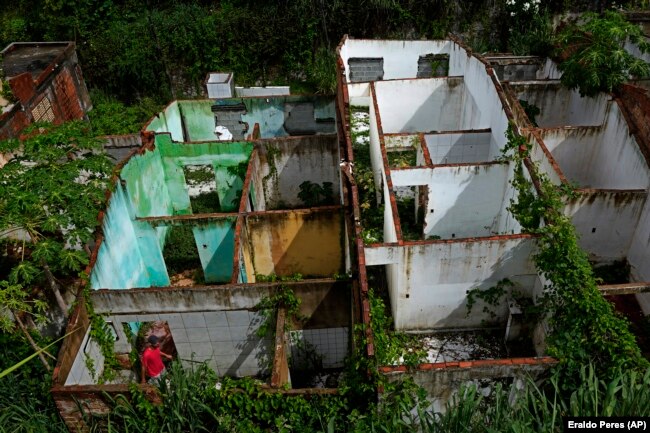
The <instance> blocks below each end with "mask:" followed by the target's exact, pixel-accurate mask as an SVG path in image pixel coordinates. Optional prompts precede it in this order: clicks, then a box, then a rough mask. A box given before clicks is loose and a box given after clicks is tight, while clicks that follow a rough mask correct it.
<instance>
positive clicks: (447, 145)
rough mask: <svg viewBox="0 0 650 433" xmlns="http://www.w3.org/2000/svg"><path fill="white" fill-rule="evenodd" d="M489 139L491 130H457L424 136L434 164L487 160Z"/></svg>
mask: <svg viewBox="0 0 650 433" xmlns="http://www.w3.org/2000/svg"><path fill="white" fill-rule="evenodd" d="M491 139H492V133H491V132H478V133H475V132H458V133H448V134H426V135H425V136H424V140H425V141H426V144H427V148H428V149H429V154H430V155H431V161H432V162H433V163H434V164H457V163H469V162H487V161H489V157H490V144H491Z"/></svg>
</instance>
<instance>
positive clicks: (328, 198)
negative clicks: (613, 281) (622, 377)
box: [53, 38, 650, 427]
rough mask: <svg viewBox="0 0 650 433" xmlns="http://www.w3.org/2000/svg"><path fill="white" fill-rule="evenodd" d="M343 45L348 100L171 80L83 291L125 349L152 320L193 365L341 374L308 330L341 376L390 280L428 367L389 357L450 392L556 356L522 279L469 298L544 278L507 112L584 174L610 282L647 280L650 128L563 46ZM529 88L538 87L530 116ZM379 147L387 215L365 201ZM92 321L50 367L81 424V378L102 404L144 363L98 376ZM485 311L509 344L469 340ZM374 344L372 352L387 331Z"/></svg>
mask: <svg viewBox="0 0 650 433" xmlns="http://www.w3.org/2000/svg"><path fill="white" fill-rule="evenodd" d="M338 53H339V58H338V66H339V68H338V69H339V74H338V77H337V78H338V81H339V85H338V92H337V97H336V100H335V101H332V100H330V99H327V98H323V97H307V96H281V97H278V96H270V97H262V98H255V97H239V98H226V99H216V100H205V101H175V102H173V103H171V104H170V105H169V106H168V107H167V108H166V109H165V110H164V111H163V112H161V113H160V114H159V115H157V116H156V117H154V118H153V119H152V120H151V121H150V122H149V123H148V124H147V125H146V126H145V128H144V131H143V133H142V137H143V143H144V144H143V146H142V148H141V149H139V150H138V151H137V152H135V153H134V154H132V155H131V156H130V157H129V158H128V159H127V160H125V161H124V162H123V163H121V164H120V166H119V167H120V169H119V175H118V177H117V178H116V182H115V186H114V189H113V192H112V193H111V196H110V200H109V205H108V208H107V209H106V211H105V213H104V214H103V215H102V229H101V234H100V235H99V237H98V242H97V245H96V247H95V252H94V255H93V260H92V263H91V265H92V266H91V267H90V268H89V271H90V275H91V289H92V290H91V291H90V299H89V301H90V302H91V303H92V305H93V308H94V310H95V312H97V313H101V314H104V315H105V318H106V321H107V322H108V323H109V324H110V325H111V327H112V329H113V330H114V334H115V350H116V352H118V353H125V354H126V353H129V352H130V351H131V350H132V349H133V344H134V340H133V335H134V334H137V333H138V331H139V330H140V329H142V327H143V326H146V325H144V324H148V323H152V322H156V323H158V324H159V325H156V326H161V327H162V329H163V330H162V331H161V332H163V333H164V334H167V335H169V341H173V350H175V353H177V356H178V358H179V359H181V360H182V361H183V362H184V363H186V364H188V365H189V364H191V363H192V362H195V361H198V362H206V363H207V364H208V365H209V366H210V367H211V368H213V369H214V370H215V371H216V372H217V373H218V374H220V375H229V376H258V377H270V379H269V382H268V384H269V389H270V390H275V391H274V392H294V393H295V392H336V389H335V387H336V380H328V381H327V383H315V381H314V380H313V378H314V375H313V374H312V375H311V377H310V379H306V377H307V376H309V374H307V373H306V372H305V371H304V370H301V368H300V367H299V366H301V365H302V366H303V367H304V366H305V364H304V363H302V362H300V360H301V356H302V355H301V350H302V349H304V348H305V347H309V348H310V350H311V351H313V352H314V353H316V355H317V356H318V357H319V359H321V360H322V362H321V363H320V365H319V366H318V367H319V368H320V369H322V370H323V371H326V372H328V373H330V374H331V375H332V376H333V377H334V378H335V377H336V371H337V369H339V368H340V367H341V366H342V364H343V360H344V358H345V356H346V355H347V354H348V353H349V349H350V346H351V344H352V340H353V339H352V334H351V330H352V329H353V327H354V325H355V324H358V323H365V324H368V323H369V315H370V311H369V310H370V307H369V301H368V291H369V289H370V288H371V285H374V284H376V285H383V286H384V287H385V289H386V290H387V292H388V294H389V300H390V309H391V312H392V316H393V319H394V323H395V328H396V329H397V330H399V331H405V332H412V333H418V334H423V339H424V340H426V344H428V346H427V347H428V354H427V357H426V359H423V360H422V363H421V364H420V365H419V366H418V367H417V368H412V369H407V368H406V367H405V366H403V365H399V364H400V360H399V359H397V360H395V361H394V362H393V363H392V364H393V365H387V366H384V367H381V369H380V371H381V372H382V373H384V374H386V375H388V376H389V378H391V380H400V379H401V378H403V377H404V376H406V375H411V376H413V377H414V378H415V380H416V382H417V383H419V384H420V385H422V386H424V387H425V389H427V391H428V393H429V396H430V397H431V398H432V399H433V400H434V402H435V403H436V404H438V405H443V404H444V403H445V402H446V401H447V399H448V398H449V396H450V395H451V394H452V392H453V390H454V389H455V388H457V387H458V385H459V384H461V383H463V382H465V381H468V380H479V379H497V378H506V379H507V380H512V379H513V378H518V377H521V376H522V375H523V374H526V373H530V374H533V375H534V374H536V373H538V372H540V371H543V370H545V369H546V368H547V367H548V366H549V365H551V364H552V363H553V362H554V360H553V359H551V358H548V357H545V356H544V355H545V353H544V351H545V337H546V335H547V332H548V330H547V329H546V326H545V324H544V323H541V324H538V325H535V326H534V327H529V326H528V325H529V324H526V323H523V322H522V315H521V314H520V311H519V310H518V308H517V305H516V304H515V303H513V302H511V299H508V298H507V297H506V298H505V300H504V301H503V302H502V304H501V305H498V306H497V310H496V311H495V314H490V313H487V312H485V311H483V308H482V305H481V302H482V301H480V300H479V301H477V305H476V306H475V307H474V308H473V309H472V310H471V312H470V313H469V314H468V310H467V303H468V300H467V291H468V290H471V289H473V288H481V289H487V288H489V287H493V286H495V285H497V284H498V283H499V282H500V281H504V280H507V281H509V282H510V286H508V290H517V291H518V292H519V293H523V294H525V295H526V296H528V297H530V298H534V297H536V296H537V295H539V294H541V293H542V291H543V290H544V286H545V283H546V282H545V280H544V278H543V277H542V276H541V275H539V273H538V271H537V269H536V267H535V264H534V262H533V259H532V256H533V254H534V253H535V250H536V238H535V236H534V235H531V234H527V233H523V231H522V228H521V226H520V225H519V223H518V222H517V220H516V219H515V218H514V217H513V216H512V215H511V214H510V212H509V211H508V207H509V205H510V203H511V200H515V199H516V197H517V190H516V189H515V188H514V187H513V186H512V184H511V181H512V179H513V176H514V165H513V163H512V162H510V161H508V160H506V159H504V158H503V157H502V153H503V150H504V147H505V146H506V144H507V139H506V136H505V133H506V130H507V128H508V125H509V124H511V123H514V125H516V128H517V130H518V133H520V134H522V135H523V136H525V137H526V138H527V140H528V143H529V146H530V149H531V157H532V159H533V160H534V162H535V163H536V164H537V165H538V166H539V167H540V169H541V170H542V171H543V172H545V173H546V174H547V175H548V176H549V177H550V179H551V180H552V181H553V182H555V183H557V184H560V183H567V184H569V183H570V184H572V185H573V184H576V185H578V189H577V194H576V195H575V196H573V198H571V199H570V200H569V201H568V202H567V203H566V207H565V213H566V214H567V215H570V216H571V217H572V221H573V223H574V224H575V226H576V228H577V230H578V232H579V233H580V235H581V247H582V248H584V249H585V250H586V251H587V252H588V253H589V254H590V256H591V258H592V260H593V261H594V262H595V263H611V262H613V261H616V260H623V259H625V260H627V261H628V262H629V264H630V269H631V272H630V274H629V281H628V282H629V284H626V285H623V286H618V288H617V289H616V290H618V291H619V293H634V292H635V291H639V290H637V289H638V288H639V287H641V286H644V284H645V283H643V282H644V281H648V280H650V275H648V272H650V266H649V265H650V248H649V247H650V245H648V243H649V242H650V213H649V212H650V203H649V202H648V200H647V193H648V186H649V181H650V171H649V168H648V154H647V151H646V150H645V148H644V147H643V146H645V145H647V141H644V140H647V138H644V137H641V136H640V135H639V133H638V130H637V129H636V128H632V127H630V126H629V123H630V122H632V123H633V122H635V119H636V117H635V116H637V115H635V114H634V113H633V112H631V111H630V110H629V107H627V106H626V104H625V102H624V101H621V100H619V99H612V98H611V97H610V95H605V94H603V95H600V96H599V97H597V98H596V99H587V98H582V97H580V95H579V94H578V93H577V92H574V91H570V90H566V89H565V88H562V87H560V86H559V81H558V78H559V74H558V71H557V68H556V67H555V65H554V64H553V63H552V62H551V61H548V60H545V59H538V58H517V57H506V56H494V57H486V58H483V57H481V56H478V55H476V54H473V53H471V52H470V51H469V50H468V49H467V48H465V47H464V45H463V44H462V43H461V42H460V41H457V40H455V39H450V40H444V41H379V40H354V39H348V38H344V40H343V41H342V43H341V45H340V46H339V48H338ZM522 100H523V101H526V103H527V104H530V105H534V106H536V107H538V108H539V110H540V113H539V114H538V115H537V117H536V118H535V119H531V118H529V117H528V115H527V114H526V111H525V109H524V106H523V105H522V103H521V101H522ZM637 117H638V116H637ZM219 127H221V128H222V129H219ZM215 128H216V130H221V131H223V130H224V129H226V130H227V131H228V132H229V133H230V134H232V140H229V141H221V140H220V139H219V136H218V135H216V134H215ZM631 132H634V133H631ZM366 162H367V167H365V168H364V167H362V165H363V164H366ZM364 169H367V170H369V171H370V173H371V176H370V177H371V180H370V182H369V183H370V184H373V185H374V188H372V189H371V195H372V197H370V198H371V199H372V200H370V201H371V202H372V203H374V206H375V207H376V210H377V211H378V212H380V213H379V214H378V215H379V220H380V221H379V222H378V223H377V227H368V226H364V224H366V223H367V222H368V221H365V220H364V219H363V218H362V213H363V212H362V211H363V210H364V209H366V208H367V207H368V203H367V202H363V203H362V202H361V200H362V199H364V200H365V199H369V197H368V194H367V191H366V193H364V192H363V191H361V190H360V187H359V182H357V176H361V175H362V172H363V170H364ZM364 194H365V195H364ZM375 223H376V221H375ZM179 245H184V247H183V248H180V247H179ZM178 251H182V253H181V255H182V257H181V258H183V259H187V260H180V259H179V254H178ZM192 260H193V262H192V263H187V262H191V261H192ZM297 274H300V278H295V277H296V275H297ZM348 274H349V275H351V278H347V277H346V278H341V276H346V275H348ZM283 277H284V279H288V280H290V281H281V282H280V281H278V280H279V279H280V278H283ZM292 277H294V278H292ZM370 278H372V281H371V283H369V279H370ZM292 280H297V281H292ZM640 283H641V284H640ZM645 285H646V286H647V284H645ZM280 287H288V288H290V289H291V290H292V291H293V292H294V293H295V294H296V296H297V297H298V298H299V299H301V301H302V303H301V307H300V309H301V311H300V314H301V315H302V316H303V319H302V320H300V321H296V323H293V326H292V328H291V329H292V331H290V332H285V326H284V322H283V321H284V318H285V316H284V314H283V313H281V312H280V313H279V314H277V315H276V318H277V323H275V324H274V327H275V329H277V332H276V335H275V337H273V336H270V335H267V336H260V335H259V333H258V332H257V330H258V328H259V326H260V324H261V323H262V321H263V320H264V317H263V316H262V315H261V314H260V312H259V311H258V309H257V306H258V304H259V302H260V301H261V300H262V299H264V298H265V297H268V296H269V295H272V294H273V293H276V292H277V291H278V290H280ZM635 288H636V289H635ZM604 289H607V290H610V291H611V290H613V289H611V288H609V289H608V288H607V287H604ZM636 296H637V297H638V298H639V303H640V304H641V306H642V307H643V308H644V311H645V312H646V313H648V312H650V302H647V301H646V300H645V298H643V296H644V295H642V294H638V295H636ZM160 323H162V325H160ZM77 327H80V328H81V331H80V332H76V333H74V334H73V335H71V336H69V337H67V338H66V340H65V343H64V346H63V348H62V350H61V353H60V356H59V361H58V364H57V368H56V372H55V376H54V384H55V385H54V388H53V393H54V398H55V400H56V402H57V405H58V407H59V409H60V410H61V413H62V415H63V417H64V419H65V420H66V422H67V423H68V425H70V426H71V427H72V426H74V425H76V423H79V422H82V421H81V418H80V416H79V413H78V406H77V404H76V403H75V402H74V398H75V397H76V398H79V399H81V401H82V402H85V403H86V404H87V406H88V407H89V408H90V410H92V411H95V412H98V413H101V412H103V411H104V412H105V411H106V410H107V409H108V408H107V406H106V405H105V404H104V402H103V400H102V392H108V393H117V392H120V393H128V382H130V381H132V380H133V379H134V377H133V373H132V372H131V371H130V370H129V366H128V365H125V369H124V370H123V371H122V372H121V374H119V375H118V376H117V379H116V380H115V381H114V382H113V383H111V384H103V385H99V384H98V377H99V375H100V374H101V372H102V368H103V367H102V366H103V357H102V354H101V351H100V350H99V348H98V346H97V344H96V343H94V342H93V341H92V339H91V338H90V333H89V321H88V315H87V312H86V310H85V306H84V302H79V303H78V305H77V308H76V310H75V311H74V312H73V314H72V315H71V319H70V325H69V329H70V330H72V329H75V328H77ZM495 330H496V331H495ZM481 332H486V333H489V335H492V336H493V335H494V334H495V332H496V333H497V334H498V338H497V343H498V344H497V346H499V347H498V348H496V349H495V348H494V347H492V348H484V347H480V346H481V343H480V342H477V341H478V340H476V341H471V336H472V335H476V334H477V333H479V334H480V333H481ZM486 335H487V334H486ZM480 341H486V339H485V338H483V339H480ZM511 341H516V342H517V344H516V346H517V347H513V345H512V344H509V342H511ZM450 348H451V349H450ZM366 350H367V352H368V354H369V355H370V356H373V354H374V347H373V342H372V336H371V335H369V338H368V340H367V346H366ZM87 359H92V362H90V363H89V362H87ZM89 364H90V365H93V366H94V367H95V369H96V371H95V374H93V372H92V371H91V369H89V367H88V365H89ZM310 368H311V369H313V368H314V366H313V365H312V366H311V367H310ZM145 386H146V385H145ZM287 386H289V387H292V388H293V389H292V390H291V391H286V389H285V388H286V387H287ZM316 387H318V389H319V391H315V390H314V388H316Z"/></svg>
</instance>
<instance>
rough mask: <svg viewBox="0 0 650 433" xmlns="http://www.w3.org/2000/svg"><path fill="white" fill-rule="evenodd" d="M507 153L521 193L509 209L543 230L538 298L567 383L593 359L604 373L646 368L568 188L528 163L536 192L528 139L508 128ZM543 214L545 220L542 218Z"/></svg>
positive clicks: (526, 225)
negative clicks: (582, 240)
mask: <svg viewBox="0 0 650 433" xmlns="http://www.w3.org/2000/svg"><path fill="white" fill-rule="evenodd" d="M507 137H508V144H507V146H506V148H505V154H506V155H507V156H508V157H509V158H510V159H511V160H512V161H513V162H514V164H515V177H514V179H513V182H512V184H513V186H514V187H516V188H517V191H518V193H519V196H518V199H517V201H514V200H513V201H511V205H510V207H509V211H510V212H512V214H513V215H514V216H515V217H516V218H517V220H518V221H519V222H520V224H521V225H522V228H523V229H524V230H525V231H526V232H528V233H534V234H536V235H538V236H539V237H538V239H537V246H538V252H537V253H536V254H535V256H534V260H535V264H536V265H537V269H538V271H539V272H540V273H541V274H542V275H543V276H544V277H545V278H546V279H547V281H548V283H547V286H546V287H545V292H544V295H543V296H542V297H541V298H540V299H537V300H536V301H537V304H538V305H540V306H541V307H542V308H543V313H544V314H543V315H542V317H547V318H548V320H549V323H550V325H551V329H552V332H551V335H549V337H548V338H547V343H548V345H549V346H548V353H549V355H551V356H554V357H556V358H557V359H558V360H559V361H560V369H561V370H562V371H563V372H564V374H565V377H564V382H563V385H564V386H566V387H571V386H575V385H576V382H572V381H571V380H576V379H577V377H578V372H579V371H580V369H581V368H583V367H584V366H585V365H587V364H589V363H591V362H592V363H594V365H595V366H596V369H597V371H598V372H599V374H600V375H601V377H603V378H605V379H609V378H612V377H615V375H616V372H617V371H618V369H621V368H623V369H630V370H634V369H640V368H647V366H648V362H647V360H645V359H644V358H643V357H642V356H641V353H640V350H639V347H638V345H637V344H636V341H635V338H634V335H633V334H632V333H631V332H630V330H629V327H628V322H627V321H626V320H625V319H623V318H621V317H620V316H618V315H617V314H616V313H615V312H614V308H613V306H612V305H611V304H610V303H609V302H607V300H605V299H604V298H603V296H602V295H601V294H600V292H599V291H598V287H597V281H596V278H595V277H594V273H593V271H592V269H591V266H590V264H589V261H588V258H587V254H586V253H585V252H584V251H583V250H582V249H581V248H580V247H579V245H578V236H577V234H576V231H575V227H574V226H573V224H572V223H571V220H570V218H569V217H567V216H566V215H564V213H563V209H564V201H563V197H564V195H565V194H567V193H570V191H567V190H566V188H563V187H560V186H557V185H555V184H553V183H552V182H551V181H550V180H549V178H548V177H547V176H546V174H545V173H542V172H541V171H539V170H538V169H537V168H536V166H535V165H532V164H529V165H528V167H529V169H531V170H532V172H531V173H530V174H531V176H532V178H533V179H535V180H536V181H537V182H538V185H539V188H540V190H539V191H538V192H535V190H534V188H533V184H532V182H531V180H529V179H528V178H527V177H526V176H525V175H524V160H525V159H526V158H528V156H529V155H528V150H527V142H526V139H525V138H524V137H522V136H520V135H518V134H517V133H515V131H514V130H513V128H512V126H511V127H510V128H509V129H508V131H507ZM542 220H543V221H544V224H542Z"/></svg>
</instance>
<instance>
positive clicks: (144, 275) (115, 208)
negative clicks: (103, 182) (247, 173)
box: [91, 134, 253, 289]
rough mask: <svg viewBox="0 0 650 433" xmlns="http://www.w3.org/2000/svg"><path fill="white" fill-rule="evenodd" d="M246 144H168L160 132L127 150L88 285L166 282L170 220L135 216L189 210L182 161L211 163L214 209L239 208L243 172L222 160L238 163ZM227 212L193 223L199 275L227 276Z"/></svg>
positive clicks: (230, 246)
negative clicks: (143, 147) (141, 147)
mask: <svg viewBox="0 0 650 433" xmlns="http://www.w3.org/2000/svg"><path fill="white" fill-rule="evenodd" d="M252 148H253V145H252V144H250V143H230V142H229V143H200V144H192V145H181V144H177V143H173V142H172V141H171V137H170V135H168V134H162V135H157V136H156V147H155V148H154V149H153V150H147V151H145V152H144V153H143V154H141V155H135V156H134V157H133V158H131V159H130V160H129V162H128V163H127V164H126V165H125V166H124V167H123V168H122V171H121V173H120V177H121V179H122V180H123V181H124V183H125V185H126V188H125V187H124V186H123V184H122V182H118V183H117V185H116V187H115V188H116V189H115V192H114V193H113V194H112V196H111V200H110V202H109V206H108V210H107V211H106V217H105V218H104V220H103V224H102V229H103V234H104V240H103V242H102V245H101V246H100V249H99V253H98V257H97V261H96V263H95V266H94V268H93V271H92V274H91V284H92V287H93V288H95V289H99V288H110V289H130V288H134V287H151V286H166V285H168V284H169V275H168V273H167V269H166V266H165V263H164V259H163V255H162V251H163V248H164V245H165V240H166V236H167V233H168V228H169V226H170V225H172V224H173V223H174V222H173V221H171V220H167V221H158V222H157V223H156V224H155V225H154V224H152V223H151V222H149V221H142V220H137V219H136V218H145V217H159V216H172V215H177V214H187V213H190V211H191V209H190V207H189V203H190V202H189V194H188V185H187V184H186V182H185V177H184V173H183V167H184V166H185V165H201V164H209V165H212V167H213V168H214V172H215V177H216V183H217V193H218V195H219V199H220V202H221V208H222V211H229V210H237V209H238V208H239V200H238V194H239V191H241V189H242V185H243V179H241V178H240V177H238V175H237V174H234V173H233V172H232V170H229V168H230V167H236V166H237V165H238V164H240V163H246V162H247V160H248V158H249V157H250V154H251V152H252ZM234 221H235V220H234V218H230V219H228V218H226V219H222V220H211V221H210V222H202V223H200V224H198V223H196V222H192V221H185V222H183V223H184V224H191V225H193V233H194V240H195V242H196V245H197V248H198V251H199V257H200V259H201V263H202V267H203V272H204V276H205V280H206V282H229V281H230V279H231V276H232V263H233V253H234Z"/></svg>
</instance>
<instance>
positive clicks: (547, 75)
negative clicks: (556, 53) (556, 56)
mask: <svg viewBox="0 0 650 433" xmlns="http://www.w3.org/2000/svg"><path fill="white" fill-rule="evenodd" d="M561 77H562V72H561V71H560V70H559V69H558V67H557V63H555V62H554V61H553V60H551V59H546V63H544V67H543V68H542V69H541V70H538V71H537V79H538V80H559V79H560V78H561Z"/></svg>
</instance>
